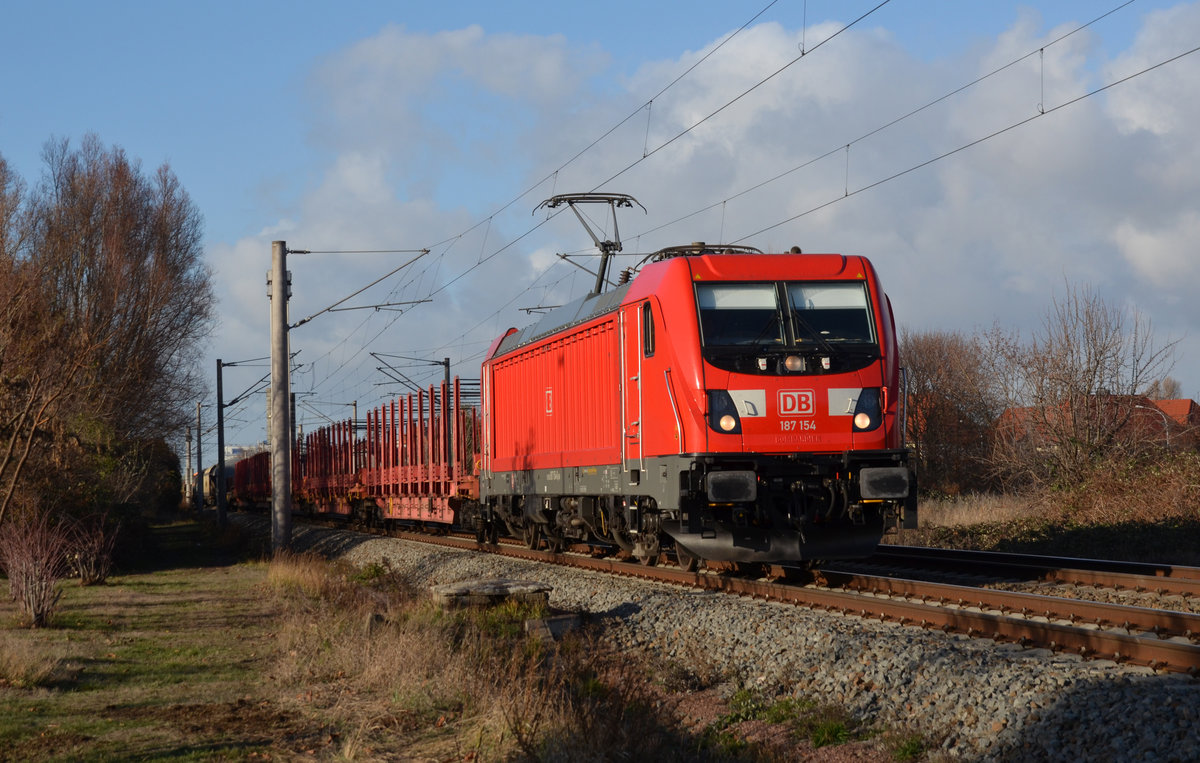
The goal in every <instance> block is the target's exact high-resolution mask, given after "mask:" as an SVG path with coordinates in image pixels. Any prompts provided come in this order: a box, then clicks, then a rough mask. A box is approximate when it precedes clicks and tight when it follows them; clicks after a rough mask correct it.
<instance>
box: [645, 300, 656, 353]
mask: <svg viewBox="0 0 1200 763" xmlns="http://www.w3.org/2000/svg"><path fill="white" fill-rule="evenodd" d="M642 355H644V356H645V357H647V358H653V357H654V313H653V312H651V310H650V303H649V302H643V303H642Z"/></svg>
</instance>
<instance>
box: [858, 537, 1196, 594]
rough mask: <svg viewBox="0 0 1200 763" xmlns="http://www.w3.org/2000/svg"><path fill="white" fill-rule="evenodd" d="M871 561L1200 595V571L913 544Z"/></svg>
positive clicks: (880, 552)
mask: <svg viewBox="0 0 1200 763" xmlns="http://www.w3.org/2000/svg"><path fill="white" fill-rule="evenodd" d="M864 561H869V562H871V563H880V564H885V563H888V562H889V561H894V562H897V563H900V564H920V565H922V566H926V567H929V566H936V567H939V568H941V569H950V570H952V571H955V572H975V573H978V572H983V571H992V572H994V573H996V574H1020V575H1025V576H1030V577H1034V578H1036V579H1039V580H1044V581H1047V582H1058V583H1068V584H1071V585H1090V586H1097V587H1103V588H1113V589H1116V590H1128V591H1136V592H1142V591H1151V592H1154V593H1158V594H1178V595H1181V596H1200V567H1187V566H1182V565H1170V564H1154V563H1151V562H1125V561H1115V560H1114V561H1108V560H1102V559H1080V558H1073V557H1063V556H1035V555H1031V554H1009V553H1001V552H996V551H964V550H958V549H945V548H920V547H912V546H880V547H879V550H878V551H877V552H876V554H875V555H874V556H872V557H871V558H870V560H864Z"/></svg>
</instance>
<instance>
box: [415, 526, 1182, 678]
mask: <svg viewBox="0 0 1200 763" xmlns="http://www.w3.org/2000/svg"><path fill="white" fill-rule="evenodd" d="M391 535H392V536H393V537H400V538H404V539H406V540H412V541H417V542H422V543H436V544H440V545H444V546H449V547H452V548H459V549H464V550H474V551H480V550H482V551H485V552H488V553H495V554H501V555H503V556H508V557H514V558H519V559H526V560H530V561H537V562H543V563H552V564H561V565H567V566H571V567H576V568H582V569H589V570H595V571H600V572H605V573H609V574H618V575H623V576H629V577H638V578H643V579H647V580H655V581H658V582H664V583H671V584H675V585H681V586H688V587H692V588H697V589H701V590H709V591H720V592H723V593H730V594H736V595H740V596H750V597H754V598H758V599H762V600H766V601H777V602H787V603H791V604H796V605H800V606H807V607H812V608H816V609H822V610H826V611H830V612H837V613H841V614H845V615H856V616H860V617H865V618H873V619H879V620H886V621H892V622H897V623H901V624H905V625H917V626H921V627H925V628H937V629H940V630H943V631H946V632H956V633H961V634H964V635H967V636H971V637H976V638H990V639H993V640H995V641H997V642H1011V643H1017V644H1020V645H1022V646H1024V647H1027V648H1042V649H1050V650H1053V651H1056V652H1072V653H1075V654H1078V655H1080V656H1081V657H1084V658H1087V659H1108V660H1112V661H1115V662H1119V663H1125V664H1133V665H1143V666H1147V667H1150V668H1153V669H1155V670H1163V671H1171V672H1181V673H1188V674H1191V675H1193V676H1200V615H1197V614H1194V613H1188V612H1177V611H1172V610H1166V609H1154V608H1149V607H1135V606H1128V605H1123V604H1111V603H1102V602H1092V601H1086V600H1079V599H1071V598H1063V597H1061V596H1047V595H1040V594H1029V593H1021V592H1013V591H1003V590H996V589H991V588H981V587H979V586H972V585H958V584H952V583H941V582H932V581H925V580H917V579H908V578H903V577H896V576H893V575H870V574H863V573H853V572H841V571H838V570H832V569H831V570H824V571H822V572H820V573H819V574H818V576H817V579H816V580H814V581H808V582H801V581H797V582H789V580H788V579H787V577H791V576H790V575H789V576H786V577H784V578H783V579H775V580H770V579H764V578H755V579H751V578H748V577H742V576H738V575H734V574H726V573H724V572H712V571H705V570H701V571H699V572H688V571H685V570H683V569H681V568H679V567H676V566H669V565H661V566H647V565H644V564H639V563H637V562H631V561H623V560H620V559H614V558H612V557H596V556H593V555H590V554H587V553H580V552H577V551H571V550H568V551H566V552H562V553H555V552H552V551H546V550H541V549H530V548H528V547H527V546H526V545H524V544H521V543H520V542H517V541H513V542H501V543H499V544H496V545H481V544H479V543H478V542H477V541H476V540H475V539H473V538H468V537H465V536H454V535H442V536H431V535H426V534H422V533H416V532H403V531H400V532H393V533H391ZM889 550H890V549H889ZM924 550H925V549H906V550H905V551H902V552H900V553H901V554H902V555H903V556H904V558H905V559H906V563H907V564H908V565H910V566H921V567H926V566H927V565H926V560H929V561H930V565H929V566H932V567H934V568H936V567H938V566H939V565H942V564H947V563H950V564H952V563H953V561H954V555H953V554H943V553H942V550H940V549H933V550H932V551H933V553H931V554H930V555H929V556H928V557H924V556H922V555H921V553H920V552H921V551H924ZM968 558H969V557H960V561H965V560H966V559H968ZM1038 560H1041V561H1038ZM992 561H993V562H995V563H996V564H997V565H999V564H1001V560H999V559H993V560H992ZM1092 561H1093V566H1096V567H1100V566H1102V564H1103V563H1102V562H1100V561H1099V560H1092ZM1007 564H1008V565H1009V566H1008V567H1006V569H1007V570H1008V571H1009V573H1010V574H1011V572H1012V570H1013V569H1014V567H1013V566H1012V565H1025V567H1024V569H1026V570H1028V569H1030V568H1039V569H1041V568H1045V569H1059V570H1060V571H1061V570H1062V569H1069V570H1075V571H1077V572H1078V571H1084V570H1082V568H1078V569H1077V568H1066V567H1065V566H1063V565H1061V564H1060V561H1059V560H1053V559H1052V558H1045V557H1022V558H1021V559H1020V560H1017V559H1015V558H1009V559H1008V560H1007ZM1039 565H1040V566H1039ZM1123 565H1124V563H1117V564H1116V565H1115V566H1117V567H1121V566H1123ZM1158 569H1160V570H1161V569H1162V568H1161V566H1159V567H1158ZM1171 569H1172V573H1173V574H1171V575H1163V574H1159V573H1155V574H1151V572H1149V571H1146V570H1142V571H1140V572H1128V571H1119V572H1113V571H1112V570H1108V571H1105V570H1101V569H1097V570H1093V572H1097V573H1101V572H1103V573H1105V574H1109V575H1111V574H1120V575H1127V576H1128V575H1131V576H1137V577H1138V579H1139V580H1140V579H1141V578H1146V577H1149V578H1152V579H1158V578H1163V579H1171V578H1175V579H1178V580H1187V579H1188V576H1189V575H1191V574H1192V573H1193V572H1200V571H1196V570H1195V569H1194V568H1171ZM786 572H787V571H782V570H778V569H776V573H777V574H778V575H784V574H785V573H786ZM792 574H793V575H795V574H796V573H792ZM1026 574H1028V572H1026ZM1105 579H1106V580H1110V578H1105ZM1121 580H1132V578H1121ZM1164 590H1166V589H1164Z"/></svg>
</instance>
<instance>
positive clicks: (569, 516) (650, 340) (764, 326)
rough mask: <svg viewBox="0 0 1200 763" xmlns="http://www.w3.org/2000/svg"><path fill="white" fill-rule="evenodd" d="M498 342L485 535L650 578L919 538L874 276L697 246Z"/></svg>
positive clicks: (487, 409)
mask: <svg viewBox="0 0 1200 763" xmlns="http://www.w3.org/2000/svg"><path fill="white" fill-rule="evenodd" d="M649 259H651V260H652V261H650V262H649V263H648V264H646V265H645V266H644V267H642V268H641V269H640V272H638V273H637V275H636V277H635V278H633V279H632V280H630V281H628V282H627V283H624V284H623V285H621V286H619V287H618V288H616V289H614V290H611V291H609V292H606V293H600V294H593V295H590V296H589V297H587V298H585V299H583V300H580V301H578V302H576V303H574V304H571V305H568V306H565V307H563V308H560V309H559V310H557V311H555V312H553V313H550V314H548V315H547V316H546V317H545V318H544V319H543V320H542V321H541V322H539V323H538V324H536V325H534V326H531V327H529V328H527V329H525V330H523V331H517V330H515V329H513V330H510V331H509V332H508V333H507V334H505V335H504V336H503V337H501V338H500V339H498V340H497V341H496V342H495V343H494V345H493V346H492V348H491V349H490V350H489V352H488V355H487V358H486V360H485V362H484V364H483V423H484V427H483V449H484V450H483V468H482V470H481V472H480V497H479V501H480V509H481V511H482V519H483V521H484V522H485V523H487V522H493V523H503V524H504V525H506V526H507V527H508V529H509V530H510V531H511V532H513V533H514V534H519V535H523V536H524V537H525V539H526V540H527V541H528V542H529V543H530V545H537V544H538V543H539V541H540V538H541V537H542V536H544V537H545V538H546V539H547V540H548V544H549V545H550V547H552V548H553V547H557V546H561V545H563V544H565V543H567V542H568V541H571V540H582V539H585V538H587V537H588V536H589V535H590V536H594V537H597V538H602V539H606V540H610V541H612V542H613V543H615V544H617V545H619V546H621V547H622V548H624V549H626V550H628V551H629V552H630V553H632V554H633V555H634V556H636V557H638V558H639V559H641V560H643V561H644V562H647V563H652V562H653V561H654V560H656V559H657V558H658V556H659V552H660V549H661V548H662V547H663V546H665V545H669V544H673V545H674V546H675V548H676V551H677V554H678V556H679V558H680V561H681V563H682V564H683V565H684V566H693V565H694V563H695V560H696V559H697V558H703V559H710V560H718V561H734V562H800V561H815V560H825V559H836V558H846V557H862V556H868V555H870V554H871V553H872V552H873V551H874V549H875V546H876V545H877V544H878V542H879V539H880V537H881V536H882V535H883V534H884V532H885V531H886V530H887V529H888V528H889V527H895V526H913V525H914V524H915V521H916V514H915V494H916V490H915V479H914V477H913V474H912V471H911V470H910V469H909V467H908V453H907V451H906V450H905V449H904V447H903V442H902V432H903V421H902V414H901V412H900V410H901V408H902V406H903V400H902V392H901V390H900V369H899V365H898V356H897V349H896V332H895V326H894V323H893V320H892V311H891V305H890V303H889V301H888V298H887V296H886V295H885V294H884V292H883V290H882V289H881V288H880V285H879V280H878V277H877V275H876V273H875V269H874V268H873V267H872V266H871V263H870V262H868V261H867V260H866V259H864V258H862V257H847V256H843V255H838V254H818V255H814V254H801V253H799V251H798V250H794V252H793V253H788V254H762V253H760V252H758V251H757V250H751V249H748V248H744V247H743V248H731V247H723V246H718V247H706V246H704V245H702V244H700V245H693V246H690V247H680V248H675V249H671V250H664V251H662V252H659V253H657V254H656V255H654V256H653V257H652V258H649Z"/></svg>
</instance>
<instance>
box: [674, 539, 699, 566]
mask: <svg viewBox="0 0 1200 763" xmlns="http://www.w3.org/2000/svg"><path fill="white" fill-rule="evenodd" d="M675 560H676V561H677V562H679V568H680V569H681V570H683V571H684V572H695V571H696V570H697V569H698V568H699V567H700V557H698V556H696V555H695V554H694V553H692V551H691V550H690V549H689V548H687V547H686V546H683V545H681V544H680V543H678V542H676V543H675Z"/></svg>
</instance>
